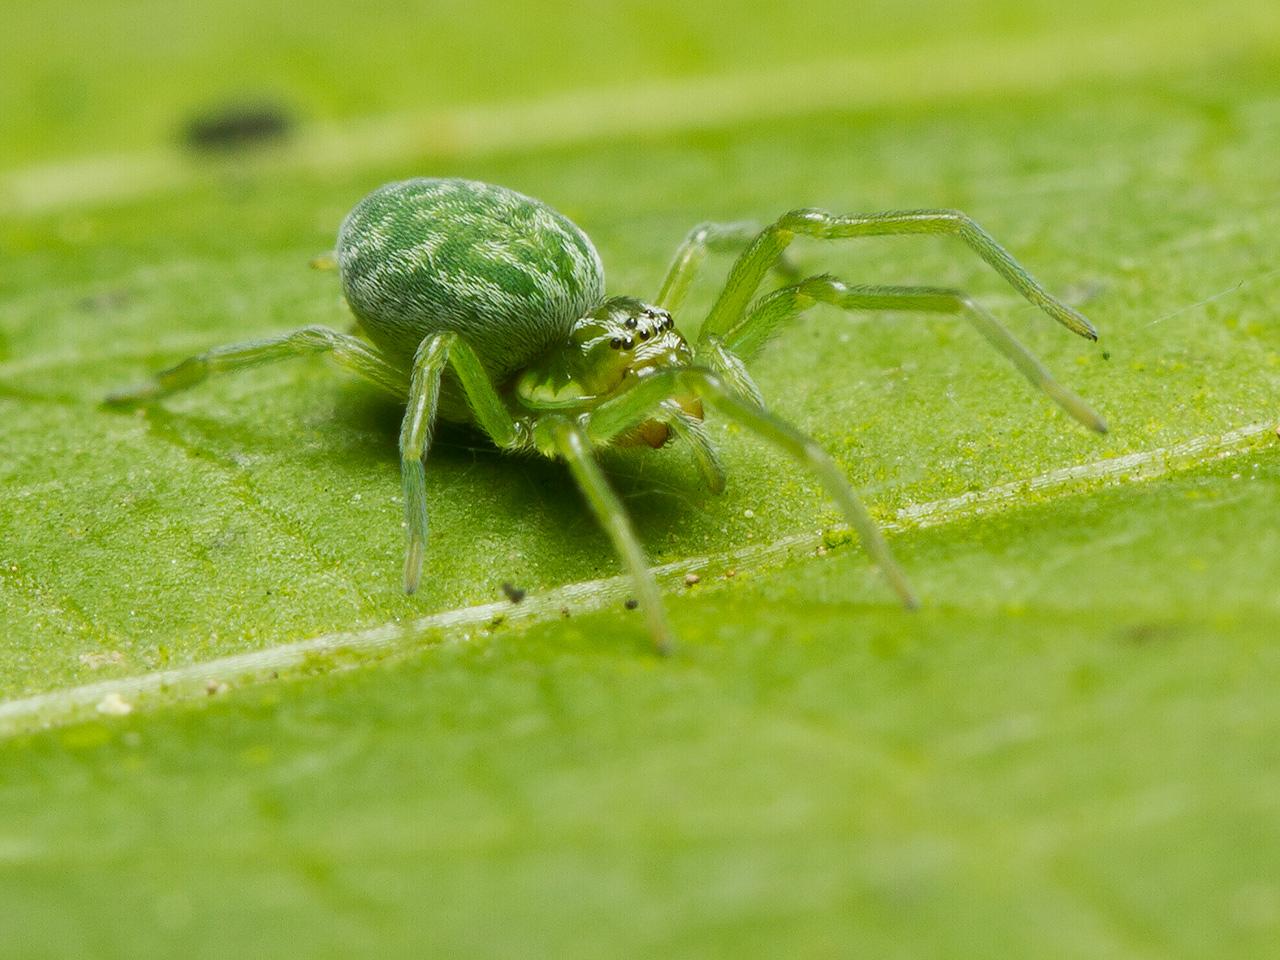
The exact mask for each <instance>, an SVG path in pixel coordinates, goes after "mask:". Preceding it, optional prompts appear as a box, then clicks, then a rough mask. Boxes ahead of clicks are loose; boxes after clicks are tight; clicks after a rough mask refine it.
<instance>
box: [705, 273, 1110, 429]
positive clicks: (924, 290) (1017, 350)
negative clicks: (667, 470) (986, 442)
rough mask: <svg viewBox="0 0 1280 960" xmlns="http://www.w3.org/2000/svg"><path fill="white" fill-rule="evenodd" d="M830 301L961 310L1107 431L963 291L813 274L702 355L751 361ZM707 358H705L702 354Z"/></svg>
mask: <svg viewBox="0 0 1280 960" xmlns="http://www.w3.org/2000/svg"><path fill="white" fill-rule="evenodd" d="M818 302H822V303H829V304H832V305H834V306H837V307H840V308H841V309H842V310H887V311H919V312H922V313H949V314H959V315H961V316H963V317H964V318H965V319H966V320H968V321H969V322H970V323H972V324H973V325H974V326H975V327H976V328H977V330H978V332H979V333H981V334H982V335H983V336H984V337H985V338H986V340H987V342H988V343H990V344H991V345H992V346H993V347H995V348H996V349H997V350H999V351H1000V352H1001V353H1002V354H1004V356H1005V357H1006V358H1007V359H1008V360H1009V361H1010V362H1011V363H1012V364H1013V365H1014V366H1015V367H1016V368H1017V369H1018V371H1019V372H1020V373H1021V374H1022V375H1023V376H1024V377H1026V378H1027V380H1028V381H1030V382H1031V384H1032V385H1033V386H1035V387H1037V388H1039V389H1040V390H1042V391H1044V393H1046V394H1047V395H1048V396H1049V397H1050V398H1051V399H1052V400H1053V401H1054V402H1055V403H1057V404H1058V406H1060V407H1061V408H1062V409H1063V410H1065V411H1066V412H1067V413H1068V414H1069V415H1070V416H1071V417H1073V418H1074V419H1075V420H1077V421H1078V422H1079V423H1081V424H1083V425H1084V426H1086V427H1088V428H1089V429H1090V430H1095V431H1097V432H1098V433H1106V432H1107V423H1106V421H1105V420H1103V419H1102V417H1101V416H1100V415H1099V414H1098V413H1097V412H1096V411H1095V410H1094V409H1093V408H1092V407H1090V406H1089V404H1087V403H1086V402H1085V401H1084V400H1082V399H1081V398H1080V397H1079V396H1077V395H1076V394H1075V393H1074V392H1072V391H1071V390H1069V389H1067V388H1066V387H1064V386H1063V385H1062V384H1061V383H1059V382H1058V381H1057V380H1056V379H1054V377H1053V375H1052V374H1051V373H1050V372H1049V371H1048V370H1046V369H1045V367H1044V365H1043V364H1042V363H1041V362H1040V361H1039V360H1038V359H1037V358H1036V356H1035V355H1034V354H1033V353H1031V351H1030V350H1028V349H1027V348H1026V347H1024V346H1023V345H1022V344H1021V343H1020V342H1019V341H1018V339H1017V338H1016V337H1014V335H1013V334H1012V333H1010V332H1009V330H1008V329H1007V328H1006V327H1005V326H1004V325H1003V324H1001V323H1000V321H998V320H997V319H996V318H995V317H993V316H992V315H991V314H990V313H988V312H987V311H986V310H985V309H984V308H983V307H982V306H980V305H979V304H978V303H977V302H975V301H974V300H973V298H972V297H970V296H968V295H967V294H965V293H962V292H961V291H959V290H948V289H944V288H939V287H883V286H849V285H847V284H845V283H842V282H841V281H839V280H837V279H836V278H834V277H829V276H819V277H810V278H809V279H807V280H804V281H802V282H801V283H797V284H795V285H793V286H789V287H783V288H782V289H781V290H776V291H774V292H773V293H770V294H768V295H766V296H764V297H761V298H760V299H759V300H758V301H757V302H756V304H755V306H754V307H752V309H751V312H750V313H748V314H747V315H746V316H745V317H744V318H742V319H741V320H739V322H738V323H736V324H734V325H733V326H732V327H730V328H729V329H728V330H727V331H726V332H725V334H724V336H723V338H711V339H709V340H708V342H707V344H706V345H705V346H703V345H700V346H699V355H698V358H699V360H700V361H703V362H707V363H709V364H710V365H711V366H712V367H713V368H715V369H718V368H719V366H720V365H721V364H723V363H724V362H725V354H726V353H727V354H728V355H730V356H731V357H736V358H741V359H750V358H751V357H752V356H754V355H755V354H756V353H757V352H758V351H759V350H760V348H761V347H763V346H764V345H765V343H766V342H768V340H769V339H770V337H772V336H773V335H774V334H775V333H776V332H777V331H778V329H779V328H780V327H782V326H783V325H784V324H786V323H788V322H790V321H791V320H794V319H795V318H796V317H797V316H798V315H799V314H800V313H802V312H803V311H805V310H807V309H808V308H809V307H811V306H813V305H814V304H815V303H818ZM704 353H705V354H706V356H705V357H704V356H702V354H704Z"/></svg>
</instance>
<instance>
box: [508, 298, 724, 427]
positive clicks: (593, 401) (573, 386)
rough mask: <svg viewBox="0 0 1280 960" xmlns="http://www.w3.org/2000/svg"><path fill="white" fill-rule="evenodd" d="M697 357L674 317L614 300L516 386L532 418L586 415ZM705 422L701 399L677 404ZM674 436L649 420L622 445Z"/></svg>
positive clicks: (534, 364)
mask: <svg viewBox="0 0 1280 960" xmlns="http://www.w3.org/2000/svg"><path fill="white" fill-rule="evenodd" d="M692 363H693V351H692V350H691V349H690V348H689V344H688V342H687V341H686V340H685V338H684V337H683V336H681V334H680V332H679V331H678V330H677V329H676V328H675V320H674V319H673V318H672V316H671V314H670V313H669V312H667V311H666V310H663V309H662V308H661V307H655V306H653V305H652V304H648V303H643V302H642V301H640V300H637V299H635V298H634V297H611V298H609V299H608V300H606V301H605V302H604V303H602V304H601V305H600V306H599V307H597V308H596V309H595V310H592V311H591V312H590V313H588V314H587V315H586V316H585V317H582V318H581V319H580V320H578V321H577V322H576V323H575V324H574V325H573V330H572V331H571V332H570V334H569V337H568V339H567V340H566V341H565V342H564V343H560V344H556V345H555V346H554V347H552V348H551V349H549V350H548V351H547V352H546V353H544V354H542V356H540V357H538V358H537V359H536V360H534V361H532V362H531V363H530V364H529V366H528V367H527V368H526V369H525V371H524V373H522V374H521V375H520V377H519V379H518V380H517V381H516V390H515V393H516V398H517V399H518V400H519V402H520V403H521V404H522V405H523V406H525V407H527V408H528V409H529V410H531V411H539V410H558V411H561V412H564V413H585V412H587V411H589V410H592V409H593V408H595V407H598V406H599V405H600V404H601V403H603V402H604V401H606V400H608V399H610V398H611V397H615V396H618V395H620V394H622V393H625V392H626V391H627V390H629V389H630V388H631V387H632V386H633V385H634V382H635V381H637V380H639V379H642V378H644V377H648V376H652V375H653V374H655V373H657V372H658V371H660V370H663V369H670V368H676V367H687V366H690V365H692ZM673 399H675V400H676V402H677V404H678V405H679V407H680V409H681V410H683V411H684V412H685V413H686V414H688V415H689V416H692V417H695V418H697V419H701V418H702V404H701V402H700V401H699V400H698V398H697V397H696V396H693V395H685V396H680V397H676V398H673ZM669 436H670V430H669V428H668V426H667V425H666V423H664V422H663V421H662V420H648V421H645V422H643V423H641V424H639V425H638V426H637V427H636V429H635V430H632V431H628V432H627V433H625V434H622V435H620V436H619V437H618V438H617V439H616V441H615V442H616V443H617V444H618V445H620V446H629V445H634V444H638V443H644V444H647V445H649V446H651V447H660V446H662V445H663V444H664V443H665V442H666V441H667V439H668V438H669Z"/></svg>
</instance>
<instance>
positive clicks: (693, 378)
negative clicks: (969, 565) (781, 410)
mask: <svg viewBox="0 0 1280 960" xmlns="http://www.w3.org/2000/svg"><path fill="white" fill-rule="evenodd" d="M689 393H692V394H694V395H695V396H698V397H700V398H701V399H702V400H704V401H705V402H706V403H708V404H710V405H711V406H712V407H714V408H716V409H717V410H719V411H720V412H721V413H723V414H724V415H725V416H727V417H728V418H729V419H730V420H734V421H736V422H737V423H738V424H740V425H741V426H743V427H745V428H746V429H748V430H750V431H751V432H752V433H755V434H756V435H757V436H758V437H760V439H762V440H764V441H766V442H767V443H771V444H773V445H774V446H776V447H779V448H781V449H782V450H784V451H786V452H787V453H788V454H790V455H791V456H792V457H794V458H795V459H796V460H798V461H800V462H801V463H803V464H804V465H805V466H807V467H809V469H810V470H812V471H813V472H814V474H816V475H817V477H818V479H819V480H820V481H821V482H822V485H823V486H824V487H826V490H827V493H828V495H829V496H830V497H831V499H832V500H834V501H835V502H836V505H837V506H838V507H839V508H840V511H841V512H842V513H843V514H844V516H845V519H846V520H848V522H849V525H850V526H851V527H853V528H854V530H856V531H857V532H858V537H859V538H860V539H861V540H862V544H863V547H864V548H865V549H866V551H867V553H868V554H869V555H870V556H871V559H872V560H873V561H874V562H875V563H876V564H877V565H878V566H879V567H880V569H881V570H882V571H883V572H884V575H885V577H886V578H887V579H888V581H889V583H890V585H891V586H892V587H893V589H894V590H895V591H896V592H897V594H898V596H899V597H900V598H901V599H902V603H903V605H904V606H906V607H908V608H914V607H916V606H918V603H917V601H916V597H915V594H914V592H913V591H912V589H911V585H910V584H909V583H908V582H907V578H906V575H905V574H904V573H903V572H902V569H901V568H900V567H899V566H898V562H897V561H896V560H894V558H893V554H892V552H891V551H890V550H889V545H888V544H887V543H886V542H885V540H884V535H883V534H882V533H881V532H880V528H879V527H878V526H876V523H875V521H874V520H873V519H872V518H871V514H870V513H868V512H867V508H866V506H865V505H864V504H863V502H862V500H861V499H859V497H858V495H857V494H856V493H855V492H854V490H853V488H852V487H851V486H849V481H848V480H846V479H845V476H844V474H843V473H841V472H840V468H839V467H837V466H836V464H835V462H834V461H833V460H832V459H831V458H830V457H829V456H828V455H827V453H826V451H824V450H823V449H822V447H820V446H819V445H818V444H817V442H816V441H814V440H813V439H811V438H810V437H808V436H807V435H805V434H804V433H802V432H801V431H800V430H797V429H796V428H795V427H793V426H791V425H790V424H789V423H787V422H786V421H785V420H781V419H779V418H778V417H775V416H774V415H773V414H771V413H769V412H768V411H766V410H765V409H764V408H763V407H759V406H756V405H755V404H753V403H751V402H749V401H745V400H743V399H742V398H740V397H739V396H738V395H737V393H735V392H734V390H733V389H731V388H730V387H729V386H727V385H726V384H725V383H724V382H722V381H721V380H720V378H719V377H717V376H716V375H715V374H713V373H711V372H709V371H707V370H702V369H699V368H697V367H672V368H668V369H666V370H663V371H662V372H660V373H655V374H653V375H651V376H649V377H646V378H645V379H643V380H641V381H640V382H639V383H637V384H636V385H635V386H634V387H632V388H631V389H630V390H628V391H627V392H626V393H623V394H621V395H620V396H618V397H615V398H613V399H611V400H606V401H605V402H604V403H602V404H600V406H598V407H596V409H595V410H593V411H592V412H591V413H590V414H589V415H588V416H587V418H586V424H585V426H586V436H587V439H588V441H589V442H590V443H591V444H593V445H600V444H604V443H608V442H609V441H610V440H612V439H613V438H614V437H616V436H618V435H619V434H620V433H623V432H624V431H626V430H628V429H630V428H632V427H634V426H635V425H636V424H637V423H640V422H643V421H644V420H645V419H647V418H649V417H651V416H652V415H653V411H654V410H655V409H658V408H660V407H661V405H662V403H663V402H664V401H666V400H668V399H669V398H671V397H673V396H680V395H682V394H689Z"/></svg>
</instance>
